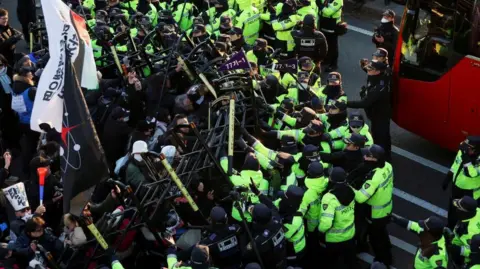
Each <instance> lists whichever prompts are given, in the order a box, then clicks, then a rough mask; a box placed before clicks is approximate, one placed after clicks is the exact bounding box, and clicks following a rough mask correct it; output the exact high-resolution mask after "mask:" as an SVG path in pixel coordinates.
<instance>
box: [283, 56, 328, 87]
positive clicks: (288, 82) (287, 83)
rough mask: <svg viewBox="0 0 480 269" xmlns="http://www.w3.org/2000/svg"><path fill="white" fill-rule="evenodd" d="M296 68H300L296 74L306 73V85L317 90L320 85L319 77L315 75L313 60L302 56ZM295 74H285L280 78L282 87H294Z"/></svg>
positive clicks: (295, 83) (295, 81)
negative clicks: (307, 75)
mask: <svg viewBox="0 0 480 269" xmlns="http://www.w3.org/2000/svg"><path fill="white" fill-rule="evenodd" d="M298 66H299V67H300V68H299V70H298V72H302V71H304V72H307V73H308V74H309V79H308V85H310V86H313V87H315V88H319V85H320V76H319V75H318V74H317V73H316V71H318V68H316V66H315V64H314V62H313V60H312V59H311V58H310V57H307V56H303V57H301V58H299V59H298ZM297 80H298V79H296V74H292V73H286V74H285V75H284V76H283V77H282V82H281V83H282V85H283V87H285V88H286V89H288V88H290V87H295V85H297V83H298V82H297Z"/></svg>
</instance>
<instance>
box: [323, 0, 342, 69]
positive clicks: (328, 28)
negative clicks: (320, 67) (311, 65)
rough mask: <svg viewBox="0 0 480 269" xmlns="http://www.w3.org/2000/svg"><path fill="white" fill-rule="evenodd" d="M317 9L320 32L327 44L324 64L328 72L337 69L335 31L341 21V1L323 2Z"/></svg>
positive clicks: (329, 0) (336, 36) (327, 0)
mask: <svg viewBox="0 0 480 269" xmlns="http://www.w3.org/2000/svg"><path fill="white" fill-rule="evenodd" d="M319 8H320V9H321V12H320V31H322V33H323V34H324V35H325V37H326V39H327V44H328V53H327V59H326V62H327V64H328V65H329V67H328V68H327V69H326V70H327V72H330V71H333V70H335V69H337V68H338V66H337V60H338V35H337V33H336V32H335V31H336V27H337V24H339V23H340V22H341V20H342V8H343V0H324V2H323V5H322V6H319Z"/></svg>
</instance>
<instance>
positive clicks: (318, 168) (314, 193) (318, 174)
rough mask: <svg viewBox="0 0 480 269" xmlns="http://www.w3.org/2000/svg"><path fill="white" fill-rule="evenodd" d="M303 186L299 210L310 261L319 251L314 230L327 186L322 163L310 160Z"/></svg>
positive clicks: (316, 226)
mask: <svg viewBox="0 0 480 269" xmlns="http://www.w3.org/2000/svg"><path fill="white" fill-rule="evenodd" d="M305 186H306V187H307V190H306V192H305V194H304V195H303V199H302V204H301V205H300V212H302V213H303V215H304V218H305V222H306V226H307V260H308V261H309V262H310V263H311V262H314V261H315V258H316V255H318V253H319V252H320V250H319V248H320V245H319V244H318V240H319V238H318V233H317V232H316V231H317V228H318V224H319V220H320V212H321V204H320V201H321V200H322V195H323V193H324V192H325V190H326V189H327V186H328V178H327V177H326V176H325V173H324V169H323V165H322V164H321V163H320V162H311V163H310V164H309V165H308V170H307V178H305Z"/></svg>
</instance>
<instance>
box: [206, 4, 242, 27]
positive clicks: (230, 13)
mask: <svg viewBox="0 0 480 269" xmlns="http://www.w3.org/2000/svg"><path fill="white" fill-rule="evenodd" d="M205 12H207V13H208V18H209V21H208V22H205V23H206V26H205V27H206V28H207V31H209V32H211V33H214V32H217V31H218V30H219V28H220V18H222V17H224V16H226V17H229V18H230V19H232V21H235V17H236V16H237V12H235V10H233V9H228V10H227V11H224V12H222V14H220V15H218V16H217V15H216V13H217V12H216V9H215V7H211V8H210V9H209V10H207V11H205Z"/></svg>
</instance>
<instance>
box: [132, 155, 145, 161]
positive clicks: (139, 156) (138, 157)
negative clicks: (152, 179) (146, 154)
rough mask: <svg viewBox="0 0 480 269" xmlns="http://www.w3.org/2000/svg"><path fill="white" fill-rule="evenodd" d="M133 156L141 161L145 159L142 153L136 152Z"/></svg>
mask: <svg viewBox="0 0 480 269" xmlns="http://www.w3.org/2000/svg"><path fill="white" fill-rule="evenodd" d="M133 158H134V159H135V160H137V161H139V162H141V161H143V158H142V155H140V154H134V155H133Z"/></svg>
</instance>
